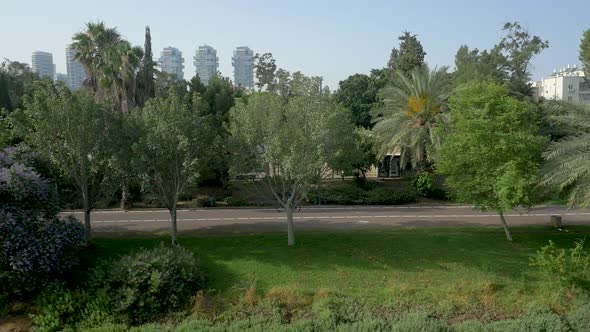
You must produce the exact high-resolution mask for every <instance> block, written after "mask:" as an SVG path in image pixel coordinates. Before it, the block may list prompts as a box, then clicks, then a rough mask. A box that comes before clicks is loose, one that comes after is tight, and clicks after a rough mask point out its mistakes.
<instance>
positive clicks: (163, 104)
mask: <svg viewBox="0 0 590 332" xmlns="http://www.w3.org/2000/svg"><path fill="white" fill-rule="evenodd" d="M130 121H131V122H132V124H131V126H132V127H133V128H134V129H133V130H134V131H136V132H137V133H138V134H137V140H136V141H135V142H134V143H133V146H132V149H133V155H134V160H133V165H134V168H135V170H136V172H137V174H138V175H139V177H140V178H141V180H142V185H143V186H144V190H145V191H147V192H149V193H152V194H154V195H156V196H157V197H158V199H159V200H160V203H161V204H162V205H164V206H166V208H167V209H168V210H169V211H170V217H171V226H172V227H171V237H172V243H175V242H176V207H177V204H178V200H179V196H180V195H181V194H182V193H183V192H184V190H185V188H186V187H187V185H189V184H192V183H196V180H197V177H198V175H199V172H200V171H201V170H202V169H203V168H204V167H205V166H206V165H207V163H208V162H209V160H210V159H211V156H212V154H213V151H214V149H215V147H216V142H215V140H214V137H213V135H212V134H213V133H212V132H211V130H210V125H209V123H208V120H207V118H205V117H200V116H198V114H197V113H196V112H194V111H192V110H191V109H190V107H189V105H188V104H187V102H186V101H184V100H183V99H182V98H181V97H180V96H178V95H176V94H174V93H172V92H171V94H170V95H169V96H167V97H166V98H162V97H159V98H154V99H151V100H149V101H148V102H147V103H146V106H145V107H144V108H143V109H141V110H138V111H136V112H134V113H133V115H132V117H131V118H130Z"/></svg>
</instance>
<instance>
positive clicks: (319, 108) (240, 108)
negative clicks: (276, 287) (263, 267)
mask: <svg viewBox="0 0 590 332" xmlns="http://www.w3.org/2000/svg"><path fill="white" fill-rule="evenodd" d="M345 112H346V110H344V109H343V108H341V107H339V106H337V105H336V104H334V103H332V102H330V99H329V98H328V97H327V96H322V97H319V98H318V97H312V96H298V97H292V98H290V99H289V101H288V102H287V103H285V102H284V101H283V99H282V98H281V97H280V96H278V95H276V94H273V93H255V94H253V95H251V96H250V97H249V98H248V102H247V103H246V102H244V101H243V100H238V101H237V103H236V106H234V107H233V108H232V109H231V111H230V133H231V137H232V146H233V149H232V151H233V154H232V156H233V158H232V173H233V174H234V175H239V174H244V173H252V172H255V173H256V174H257V180H256V181H255V182H256V183H258V184H261V185H265V186H267V187H268V188H269V190H270V191H272V193H273V196H274V198H275V199H276V200H277V202H278V203H279V204H280V205H281V206H282V207H283V208H284V209H285V212H286V214H287V237H288V241H287V243H288V245H290V246H291V245H294V244H295V226H294V223H293V210H294V207H295V206H296V205H297V204H298V203H299V201H300V200H301V199H302V198H303V197H305V195H306V193H307V192H308V191H309V190H310V189H311V188H313V187H314V186H316V185H317V184H318V181H319V180H320V178H321V177H322V175H323V174H325V172H327V171H328V168H327V167H326V166H327V164H328V163H329V162H330V161H332V160H333V156H334V155H338V154H341V153H346V152H345V150H346V148H347V147H346V146H343V144H339V143H340V142H342V136H341V135H340V132H334V130H333V129H335V127H337V126H336V125H334V124H335V123H342V122H341V121H342V119H343V118H345ZM348 134H349V133H348Z"/></svg>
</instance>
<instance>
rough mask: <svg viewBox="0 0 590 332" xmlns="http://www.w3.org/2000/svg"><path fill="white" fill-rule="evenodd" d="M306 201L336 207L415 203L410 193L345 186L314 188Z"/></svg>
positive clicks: (414, 198)
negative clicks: (334, 205) (335, 205)
mask: <svg viewBox="0 0 590 332" xmlns="http://www.w3.org/2000/svg"><path fill="white" fill-rule="evenodd" d="M306 199H307V201H308V202H309V203H312V204H338V205H398V204H407V203H413V202H415V201H416V197H415V196H414V195H413V194H411V193H397V192H395V191H392V190H389V189H386V188H375V189H371V190H366V189H362V188H360V187H357V186H353V185H346V184H345V185H339V186H334V187H330V188H316V189H314V190H312V191H310V192H309V193H308V194H307V196H306Z"/></svg>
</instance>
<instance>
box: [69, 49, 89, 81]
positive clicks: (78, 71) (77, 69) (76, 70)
mask: <svg viewBox="0 0 590 332" xmlns="http://www.w3.org/2000/svg"><path fill="white" fill-rule="evenodd" d="M75 57H76V51H75V50H74V49H73V48H71V47H67V48H66V67H67V71H68V77H67V82H66V85H67V86H68V87H69V88H70V90H72V91H76V90H78V89H80V88H81V87H82V82H83V81H84V79H85V78H86V71H85V70H84V67H82V64H81V63H80V61H78V60H76V59H75Z"/></svg>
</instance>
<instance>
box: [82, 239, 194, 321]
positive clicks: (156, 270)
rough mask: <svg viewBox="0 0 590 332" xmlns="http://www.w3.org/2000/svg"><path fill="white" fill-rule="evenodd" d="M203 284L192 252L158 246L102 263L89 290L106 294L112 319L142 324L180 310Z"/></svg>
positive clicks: (91, 281)
mask: <svg viewBox="0 0 590 332" xmlns="http://www.w3.org/2000/svg"><path fill="white" fill-rule="evenodd" d="M204 281H205V279H204V274H203V271H202V269H201V266H200V264H199V262H198V260H197V259H196V258H195V256H194V255H193V253H192V252H191V251H189V250H187V249H184V248H182V247H166V246H164V245H160V246H158V247H155V248H153V249H141V250H139V251H137V252H136V253H134V254H131V255H126V256H123V257H121V258H120V259H118V260H111V261H106V262H104V263H103V264H102V265H101V266H100V267H98V268H97V269H95V271H94V274H93V275H92V276H91V279H90V281H89V282H90V285H91V289H96V290H97V291H98V292H103V293H104V294H106V295H107V298H108V299H109V303H108V307H107V308H108V309H110V310H111V312H112V313H113V314H114V316H115V317H118V319H120V320H122V321H124V322H126V323H129V324H141V323H144V322H147V321H149V320H153V319H154V318H155V317H158V316H160V315H162V314H165V313H166V312H170V311H173V310H177V309H179V308H180V307H181V306H182V305H183V304H184V303H185V301H186V300H188V298H189V297H190V296H191V295H192V294H194V293H195V292H196V291H197V290H199V289H201V288H203V286H204Z"/></svg>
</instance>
